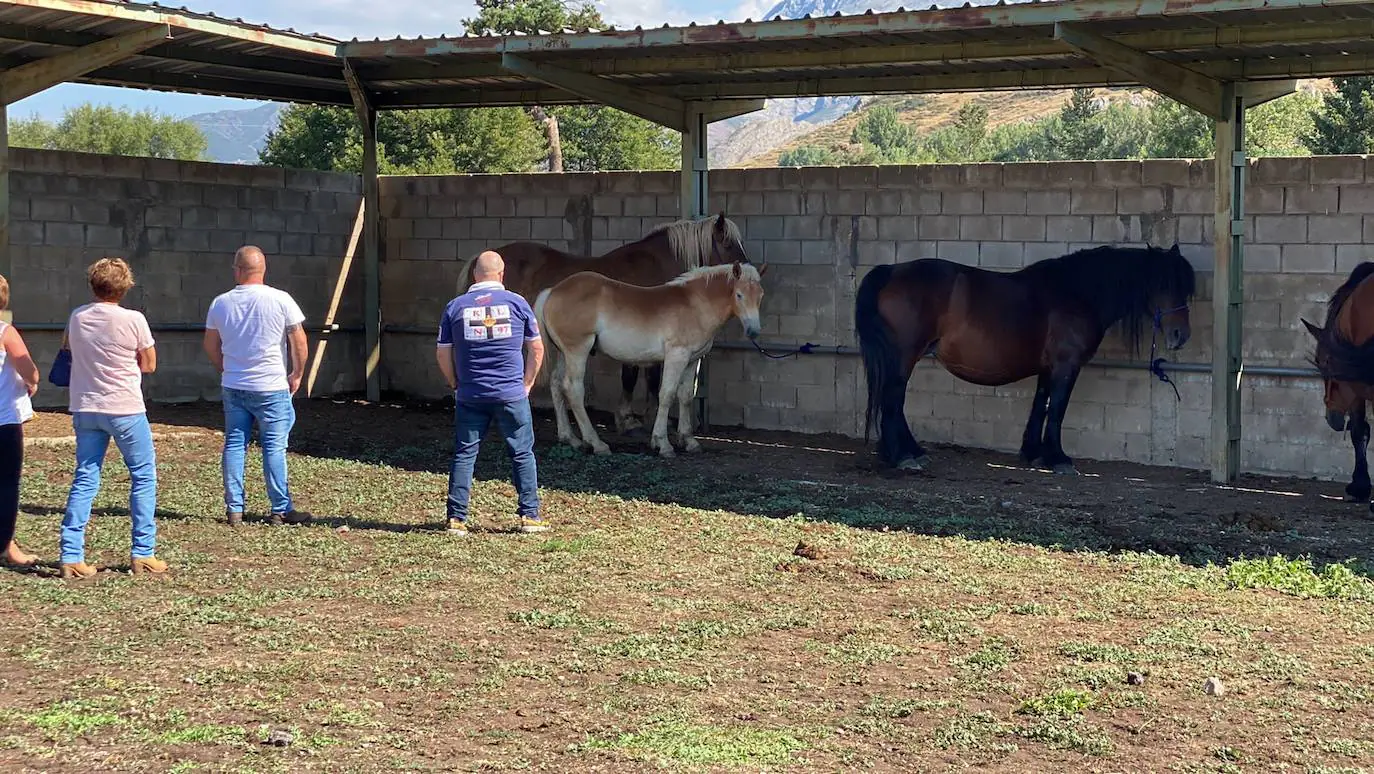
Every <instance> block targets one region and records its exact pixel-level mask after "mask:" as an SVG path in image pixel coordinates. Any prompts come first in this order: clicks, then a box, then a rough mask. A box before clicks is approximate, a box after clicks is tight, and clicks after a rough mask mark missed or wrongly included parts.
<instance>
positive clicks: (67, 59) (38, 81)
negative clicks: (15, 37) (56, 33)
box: [0, 24, 172, 105]
mask: <svg viewBox="0 0 1374 774" xmlns="http://www.w3.org/2000/svg"><path fill="white" fill-rule="evenodd" d="M171 39H172V28H171V27H170V26H169V25H166V24H154V25H152V26H149V27H145V28H143V29H141V30H136V31H134V32H129V33H126V34H124V35H119V36H117V37H113V38H110V39H108V40H102V41H100V42H99V43H92V44H90V45H89V46H82V47H81V48H78V49H73V50H71V51H64V52H63V53H61V54H58V55H57V56H50V57H48V58H46V59H39V60H38V61H36V62H28V63H26V64H22V65H19V66H18V67H15V68H13V69H11V70H6V71H4V72H3V73H0V99H3V100H4V103H5V104H6V105H13V104H14V103H16V102H18V101H19V100H21V99H24V98H25V97H32V96H33V95H35V94H37V93H38V92H40V91H43V90H44V89H50V88H52V87H53V86H56V85H58V84H61V83H66V82H67V81H70V80H73V79H75V78H80V77H81V76H83V75H85V74H87V73H90V72H93V71H95V70H99V69H100V68H102V67H107V66H109V65H112V64H114V63H116V62H120V61H123V60H125V59H128V58H129V57H131V56H133V55H134V54H137V53H138V52H140V51H146V50H148V49H150V48H152V47H153V46H156V45H158V44H159V43H165V42H166V41H168V40H171Z"/></svg>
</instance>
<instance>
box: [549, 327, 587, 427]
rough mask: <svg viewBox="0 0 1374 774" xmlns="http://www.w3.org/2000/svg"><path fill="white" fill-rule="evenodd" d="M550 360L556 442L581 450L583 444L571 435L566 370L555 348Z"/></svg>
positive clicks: (550, 389) (564, 363)
mask: <svg viewBox="0 0 1374 774" xmlns="http://www.w3.org/2000/svg"><path fill="white" fill-rule="evenodd" d="M552 360H553V373H552V374H550V376H549V395H550V397H552V398H553V418H554V422H555V424H557V425H558V441H559V443H566V444H567V445H569V446H571V447H573V448H574V449H578V450H581V449H582V448H584V447H585V444H583V443H582V439H580V438H578V437H577V436H576V435H573V431H572V424H571V423H570V422H568V390H567V382H566V381H565V380H566V379H567V373H568V368H567V365H566V362H565V359H564V358H562V357H559V356H558V350H557V349H556V348H554V352H553V357H552Z"/></svg>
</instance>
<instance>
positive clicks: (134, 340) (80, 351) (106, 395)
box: [67, 302, 153, 417]
mask: <svg viewBox="0 0 1374 774" xmlns="http://www.w3.org/2000/svg"><path fill="white" fill-rule="evenodd" d="M67 345H68V346H69V347H71V350H72V383H71V389H70V393H69V396H70V400H69V401H68V402H67V409H68V410H69V411H71V412H72V413H73V414H75V413H77V412H78V411H86V412H90V413H92V414H112V415H114V416H119V417H123V416H128V415H130V414H142V413H143V412H144V411H146V410H147V409H146V408H145V407H144V405H143V371H142V370H141V369H140V368H139V367H138V353H139V351H140V350H144V349H152V348H153V332H152V331H151V330H149V329H148V318H146V317H144V316H143V313H142V312H136V311H134V310H133V309H125V308H124V307H122V306H120V305H119V304H107V303H103V302H96V303H91V304H86V305H85V306H82V307H78V308H77V310H76V311H75V312H72V316H71V318H70V319H68V320H67Z"/></svg>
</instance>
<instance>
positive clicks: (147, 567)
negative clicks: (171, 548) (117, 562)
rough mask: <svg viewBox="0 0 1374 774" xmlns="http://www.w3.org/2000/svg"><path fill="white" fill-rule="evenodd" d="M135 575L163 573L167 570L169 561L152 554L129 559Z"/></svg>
mask: <svg viewBox="0 0 1374 774" xmlns="http://www.w3.org/2000/svg"><path fill="white" fill-rule="evenodd" d="M129 564H130V566H131V567H132V569H133V571H134V575H161V574H163V573H164V572H167V570H168V569H170V568H168V566H167V563H166V562H164V561H162V560H161V559H157V558H154V557H151V556H146V557H141V558H140V557H134V558H132V559H131V560H130V561H129Z"/></svg>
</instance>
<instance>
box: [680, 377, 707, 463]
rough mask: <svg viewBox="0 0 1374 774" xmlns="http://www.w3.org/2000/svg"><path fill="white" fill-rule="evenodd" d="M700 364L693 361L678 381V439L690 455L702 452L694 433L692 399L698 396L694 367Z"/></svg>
mask: <svg viewBox="0 0 1374 774" xmlns="http://www.w3.org/2000/svg"><path fill="white" fill-rule="evenodd" d="M698 362H700V361H699V360H698V361H693V363H692V365H689V366H688V367H687V368H684V369H682V376H681V377H680V378H679V379H678V380H677V437H678V442H679V443H681V444H682V450H683V451H684V452H686V453H688V454H695V453H697V452H699V451H701V442H699V441H698V440H697V438H696V435H695V434H694V432H693V425H694V424H695V423H694V422H692V399H693V398H695V397H696V394H697V390H696V387H697V379H696V369H694V368H693V367H692V366H694V365H696V363H698Z"/></svg>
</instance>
